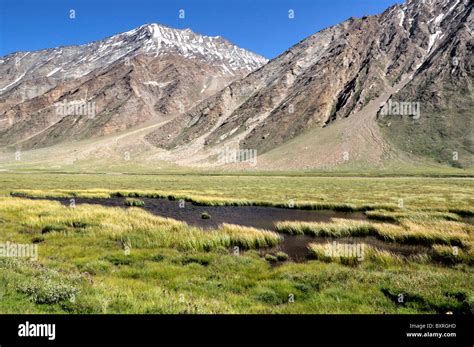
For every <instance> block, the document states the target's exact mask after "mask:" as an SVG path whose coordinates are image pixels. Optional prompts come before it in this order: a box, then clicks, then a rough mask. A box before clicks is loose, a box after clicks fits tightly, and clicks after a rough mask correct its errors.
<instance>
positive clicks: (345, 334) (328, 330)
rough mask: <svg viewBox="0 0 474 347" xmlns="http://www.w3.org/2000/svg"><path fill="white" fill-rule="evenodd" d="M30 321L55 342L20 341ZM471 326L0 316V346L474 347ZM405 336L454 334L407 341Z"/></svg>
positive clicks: (376, 318)
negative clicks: (49, 327)
mask: <svg viewBox="0 0 474 347" xmlns="http://www.w3.org/2000/svg"><path fill="white" fill-rule="evenodd" d="M26 322H29V323H30V324H31V323H35V324H51V323H53V324H55V339H54V340H49V339H48V337H31V336H29V337H19V336H18V332H19V325H20V324H25V323H26ZM410 324H411V325H412V327H411V328H410ZM430 324H431V325H432V326H430ZM415 325H416V326H419V327H418V328H415V327H414V326H415ZM473 326H474V325H473V319H472V315H271V316H264V315H192V316H191V315H189V316H186V315H1V316H0V346H1V347H10V346H24V345H34V346H38V345H41V346H48V345H50V346H69V345H71V344H72V343H74V344H75V345H76V344H79V345H84V346H89V345H99V344H100V345H102V344H103V346H112V345H123V344H131V346H138V345H153V346H159V345H162V346H164V345H166V346H169V345H176V346H180V345H182V344H183V343H190V344H191V343H192V344H193V345H196V344H208V343H212V342H219V341H220V342H221V344H229V343H231V344H236V345H247V344H250V343H251V344H255V343H258V342H261V343H262V344H263V343H264V344H265V346H269V345H270V344H271V343H278V345H281V344H282V343H283V341H291V344H290V346H297V345H298V344H300V343H304V344H305V345H308V344H310V345H312V346H328V345H329V343H342V342H343V343H348V344H349V343H350V344H351V346H352V345H355V344H357V345H364V346H367V345H374V346H388V345H395V346H407V345H408V346H425V345H437V346H472V345H473V333H472V327H473ZM407 333H421V334H422V335H423V334H427V333H428V334H429V333H431V334H433V333H436V334H438V333H441V334H444V333H448V334H452V333H455V334H456V336H441V337H439V336H434V335H431V336H424V337H409V336H407Z"/></svg>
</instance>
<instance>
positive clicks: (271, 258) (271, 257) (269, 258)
mask: <svg viewBox="0 0 474 347" xmlns="http://www.w3.org/2000/svg"><path fill="white" fill-rule="evenodd" d="M265 260H266V261H269V262H270V263H275V262H277V261H278V258H277V257H275V256H274V255H273V254H269V253H267V254H265Z"/></svg>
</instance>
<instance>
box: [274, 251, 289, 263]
mask: <svg viewBox="0 0 474 347" xmlns="http://www.w3.org/2000/svg"><path fill="white" fill-rule="evenodd" d="M276 257H277V259H278V260H280V261H285V260H288V259H289V258H290V257H289V256H288V254H286V253H285V252H278V253H277V254H276Z"/></svg>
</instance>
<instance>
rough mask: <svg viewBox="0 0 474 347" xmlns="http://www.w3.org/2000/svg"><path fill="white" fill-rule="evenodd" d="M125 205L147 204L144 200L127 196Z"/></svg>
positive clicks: (140, 205)
mask: <svg viewBox="0 0 474 347" xmlns="http://www.w3.org/2000/svg"><path fill="white" fill-rule="evenodd" d="M125 205H126V206H137V207H142V206H145V202H144V201H143V200H140V199H134V198H127V199H125Z"/></svg>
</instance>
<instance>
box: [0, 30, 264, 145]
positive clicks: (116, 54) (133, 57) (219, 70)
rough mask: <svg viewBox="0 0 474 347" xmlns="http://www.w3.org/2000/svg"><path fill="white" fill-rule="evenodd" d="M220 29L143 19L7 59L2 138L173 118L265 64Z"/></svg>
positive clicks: (0, 67)
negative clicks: (87, 39)
mask: <svg viewBox="0 0 474 347" xmlns="http://www.w3.org/2000/svg"><path fill="white" fill-rule="evenodd" d="M266 62H267V60H266V59H265V58H263V57H261V56H259V55H256V54H254V53H251V52H249V51H246V50H244V49H242V48H239V47H237V46H235V45H233V44H232V43H230V42H229V41H227V40H225V39H223V38H221V37H219V36H217V37H210V36H203V35H199V34H196V33H194V32H192V31H191V30H189V29H186V30H178V29H172V28H168V27H165V26H162V25H158V24H149V25H144V26H141V27H139V28H136V29H134V30H131V31H128V32H125V33H121V34H118V35H114V36H111V37H109V38H106V39H104V40H100V41H96V42H92V43H89V44H86V45H82V46H68V47H59V48H54V49H46V50H41V51H35V52H18V53H14V54H10V55H7V56H5V57H2V58H1V59H0V75H1V76H2V79H1V82H0V146H6V145H14V147H16V148H21V149H23V150H25V149H30V148H40V147H46V146H51V145H54V144H56V143H61V142H63V141H71V140H81V139H89V138H94V137H98V136H103V135H108V134H114V133H116V132H119V131H124V130H127V129H130V128H133V127H136V126H140V125H142V124H148V123H150V124H153V123H154V122H158V121H162V120H163V119H170V118H171V119H172V118H173V117H175V116H176V115H178V114H181V113H183V112H185V111H186V110H188V109H189V108H191V107H192V106H194V105H195V104H197V103H198V102H199V101H202V100H204V99H206V98H207V97H209V96H211V95H213V94H214V93H215V92H217V91H218V90H220V89H222V88H223V87H225V86H226V85H228V84H229V83H230V82H232V81H234V80H237V79H240V78H242V77H244V76H246V75H247V74H248V73H250V72H252V71H253V70H255V69H257V68H259V67H260V66H262V65H263V64H265V63H266Z"/></svg>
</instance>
